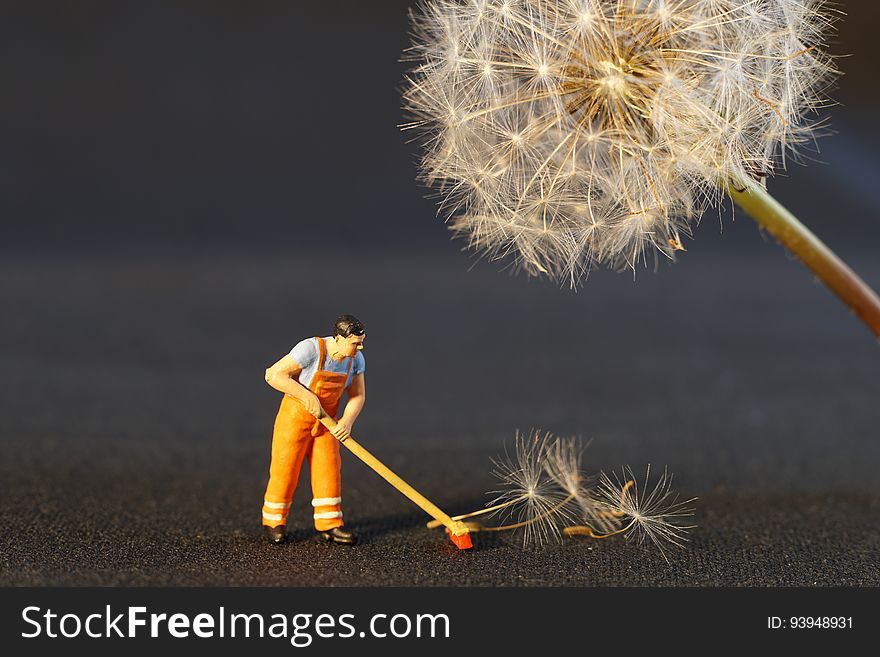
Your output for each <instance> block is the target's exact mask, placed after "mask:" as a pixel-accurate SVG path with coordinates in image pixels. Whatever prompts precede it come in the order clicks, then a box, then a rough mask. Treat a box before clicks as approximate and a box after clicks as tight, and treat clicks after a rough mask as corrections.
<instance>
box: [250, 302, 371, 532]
mask: <svg viewBox="0 0 880 657" xmlns="http://www.w3.org/2000/svg"><path fill="white" fill-rule="evenodd" d="M364 335H365V330H364V325H363V324H361V322H360V321H359V320H358V319H357V318H356V317H353V316H351V315H342V316H340V317H339V318H337V320H336V323H335V324H334V326H333V335H332V336H330V337H326V338H322V337H316V338H309V339H306V340H303V341H302V342H300V343H299V344H297V345H296V346H295V347H294V348H293V349H292V350H291V352H290V353H289V354H287V355H286V356H284V357H283V358H282V359H281V360H279V361H278V362H277V363H275V364H274V365H273V366H272V367H270V368H269V369H267V370H266V382H267V383H268V384H269V385H270V386H272V387H273V388H275V389H276V390H278V391H279V392H283V393H284V398H283V399H282V400H281V408H280V409H279V410H278V416H277V417H276V418H275V432H274V434H273V436H272V463H271V465H270V466H269V485H268V486H267V487H266V495H265V498H264V500H263V533H264V534H265V536H266V538H267V539H268V540H269V541H270V542H271V543H283V542H284V541H285V539H286V538H287V513H288V511H289V510H290V500H291V497H292V496H293V491H294V490H295V489H296V482H297V479H298V477H299V473H300V469H301V468H302V463H303V459H304V458H308V461H309V467H310V472H311V479H312V507H313V509H314V519H315V529H316V530H318V532H319V534H320V536H321V538H323V539H324V540H325V541H328V542H331V543H343V544H346V545H354V544H355V543H356V542H357V536H356V535H355V534H354V532H352V531H350V530H348V529H345V528H344V527H343V524H344V523H343V521H342V487H341V481H340V465H341V461H340V458H339V441H338V440H337V438H346V437H348V435H349V432H350V431H351V427H352V425H353V424H354V421H355V420H356V419H357V417H358V415H360V412H361V410H362V409H363V407H364V401H365V400H366V387H365V384H364V369H365V363H364V356H363V354H362V353H360V351H361V350H362V349H363V348H364ZM346 390H347V391H348V402H347V403H346V405H345V410H344V411H343V413H342V416H341V417H340V418H339V419H338V420H337V421H336V429H335V430H334V431H333V433H332V434H331V433H330V431H329V430H328V429H327V428H326V427H325V426H324V425H323V424H321V423H320V422H319V421H318V420H317V419H316V417H317V416H318V414H319V412H320V408H321V407H322V406H323V408H324V410H325V411H327V414H328V415H330V416H331V417H333V418H335V417H336V413H337V410H338V407H339V400H340V398H341V397H342V393H343V392H345V391H346ZM334 436H335V437H334Z"/></svg>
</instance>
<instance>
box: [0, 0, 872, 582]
mask: <svg viewBox="0 0 880 657" xmlns="http://www.w3.org/2000/svg"><path fill="white" fill-rule="evenodd" d="M0 6H2V10H0V49H2V53H0V80H2V81H3V91H4V93H3V104H2V109H0V116H2V120H0V145H2V153H0V186H2V187H0V222H2V238H0V307H2V320H0V362H2V365H3V366H2V368H0V440H2V445H0V449H2V452H0V525H2V527H3V531H2V532H0V584H5V585H60V584H74V585H81V584H133V585H143V584H160V585H166V584H167V585H172V584H179V585H221V584H232V585H239V584H249V585H293V584H296V585H312V584H315V585H388V584H395V585H470V584H474V585H535V584H539V585H555V584H565V585H571V584H577V585H603V586H604V585H609V586H617V585H642V584H644V585H699V586H703V585H749V586H785V585H822V586H828V585H871V586H876V585H878V584H880V572H878V556H880V555H878V547H880V529H878V527H880V478H878V475H877V464H878V457H880V446H878V443H880V441H878V431H877V425H878V421H880V409H878V390H880V385H878V363H880V353H878V345H877V343H876V341H875V340H874V339H873V337H872V336H871V334H870V333H869V332H868V331H867V330H866V329H865V328H864V327H863V326H861V325H860V324H859V323H858V322H857V321H856V320H855V319H854V318H853V317H851V316H850V315H849V314H848V313H847V311H846V309H845V308H844V307H843V306H842V304H841V303H840V302H839V301H838V300H837V299H836V298H834V297H833V296H832V295H831V294H830V293H829V292H828V291H827V290H826V289H825V288H824V287H822V286H821V285H819V284H816V283H814V282H813V280H812V277H811V275H810V273H809V272H807V271H806V270H805V269H803V268H802V267H801V266H800V265H799V264H798V263H796V262H794V261H792V260H791V259H790V258H788V257H787V256H786V255H785V253H784V252H783V251H782V249H781V248H780V247H778V246H777V245H775V244H774V243H773V242H772V240H769V239H766V238H764V237H763V236H762V235H761V233H760V232H759V231H758V229H757V228H756V227H755V225H754V223H753V222H752V221H751V220H750V219H749V218H748V217H746V216H745V215H743V214H742V213H737V214H736V216H734V215H733V214H732V213H731V211H730V209H729V208H728V209H726V210H725V211H724V212H723V213H722V214H721V217H720V219H719V214H718V212H710V213H709V214H707V215H706V216H705V217H704V219H703V222H702V224H701V225H700V226H699V228H697V229H696V231H695V239H694V240H693V241H691V242H689V243H687V244H686V246H687V248H688V252H687V253H685V254H683V255H682V257H681V258H680V262H679V263H678V264H676V265H667V264H666V263H661V265H660V266H659V268H658V270H657V271H656V272H654V271H653V270H651V269H648V270H641V271H639V272H638V273H637V276H636V279H635V281H634V280H633V277H632V275H631V274H622V275H621V274H615V273H611V272H606V271H597V272H594V273H593V274H592V276H591V277H590V279H589V281H588V282H587V283H586V284H585V285H584V286H583V288H582V289H580V290H579V291H577V292H573V291H570V290H568V289H564V288H563V289H560V288H559V287H558V286H557V285H555V284H554V283H552V282H546V281H535V280H527V279H526V278H524V277H523V276H510V275H509V273H508V272H507V271H505V270H502V265H501V264H499V263H483V262H478V261H476V260H475V259H474V258H473V257H472V256H471V255H470V254H467V253H462V252H460V248H461V244H460V243H455V242H451V241H450V240H449V237H448V234H447V232H446V230H445V228H444V226H443V223H442V221H441V220H440V219H437V218H435V216H434V215H435V207H434V205H433V202H432V201H431V200H428V199H425V198H424V195H425V193H426V192H425V190H424V189H422V188H420V187H419V186H418V185H417V184H416V183H415V182H414V178H415V173H416V169H415V165H414V162H415V159H416V153H417V149H416V146H415V145H413V144H408V143H407V136H406V135H401V134H400V133H399V131H398V129H397V127H396V126H397V124H398V123H400V122H401V121H402V116H401V112H400V109H399V104H400V100H399V93H398V87H399V85H400V84H401V80H402V75H403V71H404V70H405V66H404V65H403V64H400V63H398V61H397V60H398V57H399V55H400V52H401V50H402V49H403V48H404V47H405V46H406V44H407V29H408V27H407V18H406V9H407V3H405V2H398V1H394V2H387V1H383V2H382V3H357V2H334V3H330V4H327V5H317V4H308V5H306V4H304V3H292V2H236V3H232V2H228V3H216V2H212V3H185V2H184V3H181V2H150V3H121V2H113V3H110V2H83V1H81V2H76V3H61V2H58V3H47V2H36V3H34V2H4V3H2V5H0ZM844 6H845V9H846V10H847V11H848V12H849V16H848V17H846V18H845V19H843V20H842V22H841V23H840V36H839V38H838V39H837V43H836V44H835V46H834V51H835V52H837V53H840V54H846V53H851V54H852V57H847V58H843V59H841V60H840V62H839V64H840V67H841V68H842V69H843V70H844V72H845V74H846V75H845V76H844V77H843V78H841V81H840V89H839V91H838V92H837V93H836V94H835V97H836V98H838V99H839V100H840V101H841V102H842V103H843V104H842V106H840V107H836V108H834V109H833V110H832V111H831V112H830V117H831V125H832V129H833V131H834V132H836V133H837V134H835V135H834V136H831V137H828V138H825V139H823V140H822V141H821V142H820V144H819V145H820V148H821V151H820V153H819V154H818V155H815V158H816V159H817V160H819V162H815V163H811V164H810V165H809V166H806V167H802V166H793V167H792V168H791V169H790V170H789V171H788V172H787V173H786V174H784V175H781V176H778V177H777V178H775V179H774V180H772V181H771V183H770V188H771V191H772V192H773V193H774V194H775V195H777V196H778V197H779V198H780V199H781V200H782V201H783V202H784V203H786V204H787V205H788V206H789V207H790V208H791V209H792V210H793V211H795V213H796V214H798V215H799V216H800V217H801V218H802V220H803V221H804V222H805V223H807V224H808V225H810V226H811V227H812V228H814V229H815V230H816V232H817V233H818V234H819V235H820V236H821V237H822V238H824V239H825V240H826V241H827V242H828V244H829V245H830V246H831V247H832V248H834V249H835V250H836V251H837V252H838V254H839V255H840V256H841V257H843V258H844V259H845V260H846V261H847V262H849V263H850V265H852V266H853V268H854V269H856V271H858V272H859V273H860V274H861V275H862V276H863V277H864V278H865V280H866V281H867V282H868V283H869V284H870V285H872V286H873V287H874V288H880V258H878V256H877V253H878V246H880V228H878V225H877V221H876V219H877V217H878V209H880V190H878V186H877V181H878V179H880V175H878V174H880V166H878V160H877V157H876V152H877V148H878V146H880V144H878V141H880V140H878V136H877V130H876V123H875V119H874V116H873V114H874V112H875V109H876V107H877V100H878V96H877V93H876V83H875V79H874V78H875V75H876V74H875V72H874V67H875V66H876V65H877V63H878V62H877V57H876V43H875V40H876V37H875V35H874V34H873V33H872V27H871V26H872V25H876V20H877V18H878V14H880V10H878V9H876V8H873V7H866V5H865V3H859V4H856V3H846V4H845V5H844ZM341 312H350V313H354V314H356V315H358V316H359V317H360V318H361V319H363V320H364V322H365V323H366V325H367V328H368V339H367V349H366V352H365V355H366V357H367V364H368V373H367V381H368V384H369V385H368V393H369V401H368V404H367V406H366V409H365V411H364V413H363V415H362V418H361V419H360V420H359V421H358V423H357V425H356V428H355V429H356V430H355V432H354V433H355V436H356V437H357V438H358V439H359V440H360V442H362V443H363V444H365V445H366V446H367V447H368V448H369V449H371V450H372V451H373V452H374V453H375V454H376V455H378V456H379V457H380V458H382V459H383V460H385V461H386V462H387V464H388V465H389V466H391V467H392V468H393V469H395V470H396V471H398V473H399V474H401V475H402V476H403V477H404V478H406V479H408V480H409V481H410V482H411V483H413V484H414V485H415V486H416V487H417V488H419V489H420V490H421V491H422V492H424V493H425V494H426V495H427V496H428V497H429V498H431V499H432V500H434V501H435V502H436V503H438V504H439V505H440V506H441V507H443V508H444V509H446V510H448V511H449V512H450V513H456V512H463V511H469V510H472V509H474V508H477V507H479V506H481V505H482V504H483V503H484V502H485V501H486V499H488V498H486V497H485V495H484V493H485V492H486V491H488V490H491V489H492V488H493V487H494V482H493V480H492V477H491V476H490V471H491V469H492V466H491V463H490V460H489V459H490V457H492V456H494V455H497V454H499V453H501V452H502V451H503V448H504V445H505V444H507V445H508V446H510V445H512V441H513V437H514V434H515V432H516V430H521V431H527V430H529V429H531V428H533V427H534V428H541V429H544V430H549V431H552V432H554V433H556V434H559V435H562V436H571V435H575V436H580V437H582V438H583V439H584V440H585V441H587V440H592V443H591V445H590V447H589V449H588V451H587V452H586V455H585V456H586V460H585V465H586V467H587V469H588V470H589V471H591V472H595V471H598V470H600V469H610V468H615V467H618V466H620V465H622V464H629V465H631V466H633V467H634V468H635V469H636V471H642V470H643V469H644V467H645V466H646V464H648V463H651V464H652V465H653V467H655V468H657V467H662V466H663V465H668V467H669V468H670V470H672V471H673V472H674V473H675V475H676V479H675V481H676V486H677V488H678V489H679V490H680V491H681V492H682V494H684V495H686V496H688V497H690V496H699V498H700V499H699V501H698V503H697V515H696V522H697V524H698V528H697V529H695V530H694V531H693V532H692V534H691V539H692V540H691V543H690V544H689V545H688V547H687V548H686V549H685V550H680V551H675V552H673V553H671V554H670V555H669V563H668V564H667V563H666V562H665V561H664V560H663V558H662V557H661V556H660V554H659V553H658V552H656V551H655V550H651V549H649V548H647V547H640V546H638V545H636V544H632V543H626V542H624V541H621V540H617V541H606V542H589V541H583V540H570V541H566V542H565V543H563V544H562V545H555V546H551V547H548V548H545V549H543V550H538V551H535V550H522V549H520V548H519V547H518V546H517V545H516V543H515V542H511V541H507V540H504V539H501V538H498V537H491V538H484V537H482V536H479V537H477V538H476V546H477V549H476V550H474V551H472V552H469V553H461V552H458V551H456V550H455V548H454V547H452V546H451V544H450V543H449V542H448V541H446V539H445V538H444V536H443V535H442V534H440V533H432V532H429V531H428V530H426V529H425V528H424V525H423V521H424V519H425V517H424V515H423V514H422V513H421V512H420V511H419V510H418V509H416V508H415V507H413V506H412V505H411V504H410V503H409V502H408V501H407V500H405V499H404V498H402V497H401V496H399V494H397V493H396V492H395V491H394V490H392V489H391V488H390V487H389V486H388V485H387V484H386V483H384V482H383V481H381V480H380V479H379V478H378V477H376V476H375V475H374V474H372V473H371V472H370V471H368V470H367V469H366V468H365V467H364V466H363V465H361V464H360V463H359V462H357V461H356V460H355V459H354V458H352V457H351V455H346V456H345V457H344V458H345V465H344V475H343V478H344V488H345V492H344V496H345V513H346V519H347V522H348V523H349V524H350V525H351V526H353V527H355V528H356V529H358V530H359V531H360V533H361V535H362V537H363V539H364V541H363V544H362V545H360V546H358V547H357V548H355V549H345V548H340V547H335V546H326V545H322V544H318V543H316V542H315V541H314V540H312V532H311V530H310V522H309V514H310V511H309V506H308V499H309V494H308V492H307V488H306V482H305V480H304V482H303V484H302V486H301V488H300V489H299V490H298V492H297V493H296V495H295V497H294V503H295V511H294V512H293V514H292V515H291V520H290V523H291V529H292V530H293V532H294V536H293V537H294V539H295V541H294V542H292V543H291V544H289V545H286V546H283V547H275V546H269V545H265V544H263V543H262V542H261V541H260V537H259V509H260V503H261V497H262V493H263V488H264V485H265V480H266V473H267V468H268V456H269V446H270V439H271V426H272V421H273V419H274V413H275V410H276V407H277V403H278V395H277V394H276V393H275V392H274V391H272V390H271V389H269V388H268V387H267V386H266V385H265V383H264V382H263V379H262V375H263V370H264V368H265V367H266V366H267V365H269V364H271V363H272V362H274V361H275V360H276V359H277V358H279V357H280V356H281V355H283V354H284V353H285V352H286V351H287V350H288V349H289V348H290V347H291V346H292V345H293V344H294V343H295V342H296V341H297V340H299V339H300V338H302V337H306V336H310V335H314V334H318V333H326V332H327V331H328V330H329V324H330V323H331V322H332V320H333V318H334V317H335V316H336V315H337V314H339V313H341Z"/></svg>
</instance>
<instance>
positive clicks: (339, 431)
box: [330, 420, 351, 439]
mask: <svg viewBox="0 0 880 657" xmlns="http://www.w3.org/2000/svg"><path fill="white" fill-rule="evenodd" d="M349 431H351V427H350V426H349V425H347V424H346V423H345V422H344V421H343V420H339V421H338V422H337V423H336V426H335V427H333V428H332V429H331V430H330V433H332V434H333V435H334V436H336V437H337V438H339V439H343V438H351V434H349V433H348V432H349Z"/></svg>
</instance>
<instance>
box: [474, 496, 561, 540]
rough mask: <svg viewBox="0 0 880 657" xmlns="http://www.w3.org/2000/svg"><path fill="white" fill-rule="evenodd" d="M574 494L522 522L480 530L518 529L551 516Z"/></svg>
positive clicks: (500, 530)
mask: <svg viewBox="0 0 880 657" xmlns="http://www.w3.org/2000/svg"><path fill="white" fill-rule="evenodd" d="M574 497H575V496H574V495H569V496H568V497H566V498H565V499H564V500H562V501H561V502H560V503H559V504H557V505H556V506H554V507H553V508H552V509H547V510H546V511H545V512H544V513H542V514H541V515H539V516H535V517H534V518H529V519H528V520H523V521H522V522H517V523H514V524H512V525H502V526H501V527H483V528H482V529H480V531H484V532H506V531H508V530H511V529H519V528H520V527H525V526H526V525H531V524H532V523H533V522H538V521H539V520H543V519H544V518H547V517H548V516H552V515H553V514H554V513H556V512H557V511H559V509H561V508H562V507H564V506H565V505H566V504H568V503H569V502H571V501H572V500H573V499H574Z"/></svg>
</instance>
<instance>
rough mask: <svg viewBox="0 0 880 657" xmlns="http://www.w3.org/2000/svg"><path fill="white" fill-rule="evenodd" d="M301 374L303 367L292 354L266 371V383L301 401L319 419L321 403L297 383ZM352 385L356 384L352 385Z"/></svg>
mask: <svg viewBox="0 0 880 657" xmlns="http://www.w3.org/2000/svg"><path fill="white" fill-rule="evenodd" d="M300 372H302V366H300V364H299V363H297V362H296V361H295V360H293V358H292V357H291V355H290V354H287V355H286V356H284V357H283V358H282V359H281V360H279V361H278V362H277V363H275V364H274V365H272V367H270V368H269V369H267V370H266V383H268V384H269V385H270V386H272V387H273V388H275V390H277V391H278V392H283V393H284V394H286V395H290V396H291V397H293V398H294V399H298V400H300V401H301V402H302V403H303V406H305V407H306V410H307V411H308V412H309V413H311V414H312V415H314V416H315V417H317V416H318V413H319V412H320V411H321V402H320V401H319V400H318V396H317V395H316V394H315V393H313V392H312V391H311V390H309V389H308V388H306V387H305V386H304V385H303V384H301V383H300V382H299V381H297V379H296V377H298V376H299V373H300ZM352 385H354V384H353V383H352Z"/></svg>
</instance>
